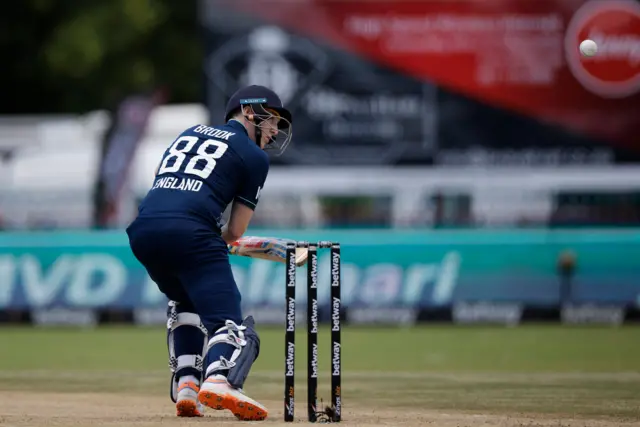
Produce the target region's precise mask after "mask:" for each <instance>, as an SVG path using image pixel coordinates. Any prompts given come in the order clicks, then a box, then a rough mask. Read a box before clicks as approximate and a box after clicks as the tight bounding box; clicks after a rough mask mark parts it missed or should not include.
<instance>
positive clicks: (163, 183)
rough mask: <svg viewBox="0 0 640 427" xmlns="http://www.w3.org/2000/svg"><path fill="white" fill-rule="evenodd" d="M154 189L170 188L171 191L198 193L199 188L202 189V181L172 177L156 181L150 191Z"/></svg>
mask: <svg viewBox="0 0 640 427" xmlns="http://www.w3.org/2000/svg"><path fill="white" fill-rule="evenodd" d="M156 188H170V189H172V190H185V191H194V192H198V191H200V188H202V181H200V180H198V179H191V178H174V177H172V176H167V177H164V178H158V179H156V182H155V183H154V184H153V187H152V188H151V189H152V190H155V189H156Z"/></svg>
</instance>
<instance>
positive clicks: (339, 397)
mask: <svg viewBox="0 0 640 427" xmlns="http://www.w3.org/2000/svg"><path fill="white" fill-rule="evenodd" d="M334 393H335V396H336V401H335V403H334V404H335V411H336V417H337V418H338V419H339V418H340V416H341V415H342V390H341V389H340V387H336V388H335V390H334Z"/></svg>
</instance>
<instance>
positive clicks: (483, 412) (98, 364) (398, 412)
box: [0, 326, 640, 427]
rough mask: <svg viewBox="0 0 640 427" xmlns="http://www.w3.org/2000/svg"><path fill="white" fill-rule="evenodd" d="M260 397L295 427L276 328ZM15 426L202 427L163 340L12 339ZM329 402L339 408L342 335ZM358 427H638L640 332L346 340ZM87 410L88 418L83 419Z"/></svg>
mask: <svg viewBox="0 0 640 427" xmlns="http://www.w3.org/2000/svg"><path fill="white" fill-rule="evenodd" d="M260 333H261V337H262V348H261V354H260V358H259V360H258V361H257V363H256V364H255V365H254V370H253V373H252V375H251V376H250V378H249V381H248V383H247V385H246V389H247V392H248V393H249V394H250V395H252V396H253V397H255V398H256V399H258V400H261V401H264V402H265V403H266V404H267V406H268V407H269V409H270V410H271V414H270V417H269V418H268V419H267V421H265V422H267V423H281V422H282V394H283V389H284V385H283V372H284V332H283V330H282V328H262V329H261V330H260ZM296 339H297V341H296V342H297V355H296V363H297V364H296V372H297V380H296V386H297V389H296V394H297V402H296V403H297V408H296V415H297V417H299V419H300V421H303V419H304V415H305V399H306V393H305V387H304V386H305V378H306V377H305V372H306V351H305V350H306V335H305V334H304V332H303V331H301V332H300V333H299V334H298V335H297V337H296ZM0 340H1V341H0V342H1V343H2V345H1V346H0V424H1V425H5V424H6V425H16V426H26V425H65V426H66V425H133V424H135V425H136V426H146V425H157V424H158V423H160V422H161V423H172V424H176V425H190V424H191V423H194V424H195V423H199V422H207V420H208V421H211V420H216V421H218V422H221V423H225V424H226V423H235V420H234V419H233V418H232V416H231V414H226V413H217V412H214V411H210V412H208V413H207V417H206V419H205V420H187V421H185V420H178V419H175V418H174V417H173V416H172V411H173V408H172V406H171V402H170V401H169V400H168V397H167V393H168V375H169V374H168V368H167V356H166V347H165V332H164V330H163V329H162V328H161V327H160V328H153V329H151V328H124V327H123V328H100V329H87V330H77V329H46V328H42V329H33V328H13V327H11V328H0ZM319 340H320V349H321V352H320V368H321V369H320V375H321V377H320V389H319V395H320V396H321V397H323V398H324V399H325V401H326V400H327V399H328V398H329V387H328V380H329V362H330V354H329V334H328V331H326V330H323V331H321V334H320V338H319ZM342 343H343V405H344V415H343V417H344V423H345V424H349V425H361V426H368V425H371V426H373V425H425V424H428V425H434V426H440V425H442V426H456V427H457V426H465V425H474V426H475V425H500V426H512V425H513V426H516V425H518V426H519V425H527V426H533V425H550V426H551V425H553V426H565V425H567V426H568V425H576V426H588V425H602V426H605V425H606V426H609V425H611V426H614V425H616V426H617V425H626V424H629V425H633V424H634V423H635V422H640V328H637V327H622V328H608V327H601V328H600V327H598V328H597V327H559V326H521V327H516V328H505V327H455V326H427V327H416V328H408V329H376V328H355V327H347V328H345V330H344V331H343V338H342ZM74 408H79V409H77V410H75V409H74ZM3 422H4V423H5V424H3Z"/></svg>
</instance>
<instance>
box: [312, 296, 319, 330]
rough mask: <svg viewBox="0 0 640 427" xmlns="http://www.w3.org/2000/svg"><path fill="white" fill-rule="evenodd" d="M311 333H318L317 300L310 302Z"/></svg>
mask: <svg viewBox="0 0 640 427" xmlns="http://www.w3.org/2000/svg"><path fill="white" fill-rule="evenodd" d="M311 333H312V334H317V333H318V300H317V299H315V298H314V299H312V300H311Z"/></svg>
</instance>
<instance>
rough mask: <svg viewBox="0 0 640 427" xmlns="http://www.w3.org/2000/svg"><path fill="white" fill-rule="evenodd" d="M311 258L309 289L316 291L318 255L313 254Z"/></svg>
mask: <svg viewBox="0 0 640 427" xmlns="http://www.w3.org/2000/svg"><path fill="white" fill-rule="evenodd" d="M309 256H310V257H311V272H310V273H311V289H318V254H317V253H316V252H313V253H311V254H309Z"/></svg>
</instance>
